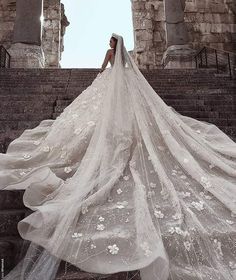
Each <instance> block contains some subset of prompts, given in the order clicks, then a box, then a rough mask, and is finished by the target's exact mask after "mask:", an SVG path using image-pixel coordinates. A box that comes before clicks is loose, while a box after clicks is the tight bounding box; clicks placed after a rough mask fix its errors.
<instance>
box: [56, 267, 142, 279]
mask: <svg viewBox="0 0 236 280" xmlns="http://www.w3.org/2000/svg"><path fill="white" fill-rule="evenodd" d="M103 279H104V280H141V277H140V274H139V271H127V272H119V273H115V274H106V275H104V274H95V273H89V272H84V271H78V269H77V270H75V272H73V271H72V272H67V273H65V272H64V273H63V272H61V271H60V270H59V273H58V275H57V277H56V280H103Z"/></svg>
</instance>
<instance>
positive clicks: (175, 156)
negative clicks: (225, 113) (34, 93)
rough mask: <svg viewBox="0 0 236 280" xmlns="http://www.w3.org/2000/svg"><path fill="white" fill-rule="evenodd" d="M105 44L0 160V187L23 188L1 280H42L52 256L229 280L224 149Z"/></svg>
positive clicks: (149, 273)
mask: <svg viewBox="0 0 236 280" xmlns="http://www.w3.org/2000/svg"><path fill="white" fill-rule="evenodd" d="M110 43H111V47H112V50H109V51H108V52H107V54H106V57H105V60H104V63H103V66H102V69H101V73H100V74H99V75H98V76H97V78H96V79H95V80H94V82H93V83H92V84H91V86H89V87H88V88H87V89H86V90H85V91H84V92H83V93H82V94H81V95H80V96H78V97H77V98H76V99H75V100H74V101H73V102H72V104H70V105H69V106H68V107H67V108H66V109H65V110H64V112H63V113H62V114H61V115H60V116H59V117H58V118H57V119H56V120H55V121H53V120H45V121H43V122H42V123H41V124H40V125H39V126H38V127H36V128H34V129H32V130H26V131H25V132H24V133H23V134H22V136H21V137H19V138H18V139H16V140H14V141H13V142H12V143H11V144H10V145H9V147H8V150H7V153H6V155H3V154H1V155H0V167H1V170H2V171H1V177H0V178H1V180H0V182H1V183H0V184H1V188H5V189H26V190H25V193H24V203H25V205H26V206H27V207H29V208H31V209H32V210H33V211H34V212H33V213H32V214H31V215H29V216H28V217H26V218H25V219H23V220H22V221H20V222H19V224H18V230H19V233H20V235H21V236H22V237H23V238H24V239H27V240H30V241H32V243H31V246H30V248H29V250H28V255H27V256H26V257H25V259H24V261H23V262H21V263H20V265H18V267H16V268H15V270H13V271H12V272H11V273H10V274H9V276H8V277H6V279H27V280H31V279H44V280H47V279H54V276H55V274H56V271H57V268H58V264H59V261H60V259H63V260H66V261H67V262H69V263H71V264H73V265H74V266H76V267H79V268H81V269H82V270H85V271H89V272H96V273H102V274H110V273H116V272H119V271H130V270H136V269H140V270H141V278H142V279H143V280H157V279H158V280H166V279H171V280H180V279H184V280H190V279H191V280H200V279H201V280H203V279H204V280H209V279H214V280H233V279H235V276H236V272H235V270H236V263H235V260H236V250H235V236H236V220H235V215H236V188H235V185H236V143H234V142H233V141H232V140H231V139H230V138H229V137H228V136H227V135H226V134H224V133H223V132H222V131H221V130H220V129H218V128H217V127H216V126H215V125H213V124H210V123H206V122H200V121H197V120H195V119H193V118H190V117H187V116H182V115H180V114H178V113H177V112H176V111H175V110H174V109H173V108H172V109H171V108H170V107H168V106H167V105H166V104H165V103H164V102H163V100H162V99H161V98H160V97H159V96H158V95H157V94H156V93H155V91H154V90H153V89H152V87H151V86H150V85H149V84H148V82H147V81H146V79H145V78H144V77H143V75H142V74H141V72H140V71H139V69H138V67H137V66H136V65H135V63H134V62H133V60H132V58H131V57H130V55H129V54H128V52H127V51H126V49H125V47H124V44H123V38H122V37H121V36H119V35H117V34H113V35H112V38H111V41H110ZM108 61H110V63H111V65H112V67H111V68H107V69H105V67H106V65H107V63H108ZM39 246H41V247H39ZM39 248H40V249H39ZM32 259H33V260H34V264H33V265H32V264H31V263H30V261H29V260H32ZM36 276H37V277H36ZM17 277H18V278H17ZM34 277H35V278H34Z"/></svg>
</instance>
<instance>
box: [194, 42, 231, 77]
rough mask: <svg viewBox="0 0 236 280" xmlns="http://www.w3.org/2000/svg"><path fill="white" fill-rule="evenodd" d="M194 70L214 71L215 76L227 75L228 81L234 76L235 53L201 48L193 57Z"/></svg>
mask: <svg viewBox="0 0 236 280" xmlns="http://www.w3.org/2000/svg"><path fill="white" fill-rule="evenodd" d="M195 64H196V68H211V69H216V72H217V74H227V75H229V77H230V79H232V78H233V77H234V76H235V71H236V53H233V52H229V51H224V50H219V49H215V48H210V47H203V48H202V49H201V50H200V51H198V52H197V54H196V55H195Z"/></svg>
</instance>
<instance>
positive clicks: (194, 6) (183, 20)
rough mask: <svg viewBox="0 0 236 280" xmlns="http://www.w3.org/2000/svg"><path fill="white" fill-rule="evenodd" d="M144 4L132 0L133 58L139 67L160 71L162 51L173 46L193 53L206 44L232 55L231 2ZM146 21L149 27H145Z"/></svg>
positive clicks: (235, 9) (234, 20) (154, 0)
mask: <svg viewBox="0 0 236 280" xmlns="http://www.w3.org/2000/svg"><path fill="white" fill-rule="evenodd" d="M145 2H146V3H145V4H144V1H139V0H132V11H133V24H134V38H135V48H134V58H135V60H136V63H137V64H138V65H139V67H140V68H144V69H155V68H160V65H161V62H162V57H163V54H164V52H166V50H167V48H168V46H171V45H173V44H177V45H179V44H180V45H181V44H186V43H189V48H193V49H195V50H198V49H200V48H202V47H203V46H205V45H207V46H209V47H213V48H217V49H224V50H228V51H233V52H236V35H235V34H236V31H235V28H236V4H235V1H234V0H208V1H205V0H198V1H196V0H188V1H186V0H164V1H159V0H150V1H145ZM185 2H186V3H185ZM184 4H185V8H184ZM164 5H165V7H166V8H165V9H164ZM181 7H183V8H182V9H181ZM147 20H148V22H149V21H152V24H150V23H149V24H147V25H146V26H145V24H144V22H146V21H147ZM140 31H142V32H140ZM150 32H151V33H150ZM150 34H152V36H153V37H152V38H151V37H150ZM153 41H154V43H153V44H152V42H153ZM150 52H152V53H153V54H154V58H153V60H152V61H150V60H149V59H148V57H150Z"/></svg>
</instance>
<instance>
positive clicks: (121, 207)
mask: <svg viewBox="0 0 236 280" xmlns="http://www.w3.org/2000/svg"><path fill="white" fill-rule="evenodd" d="M127 205H128V202H127V201H118V202H117V203H116V208H118V209H123V208H125V206H127Z"/></svg>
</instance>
